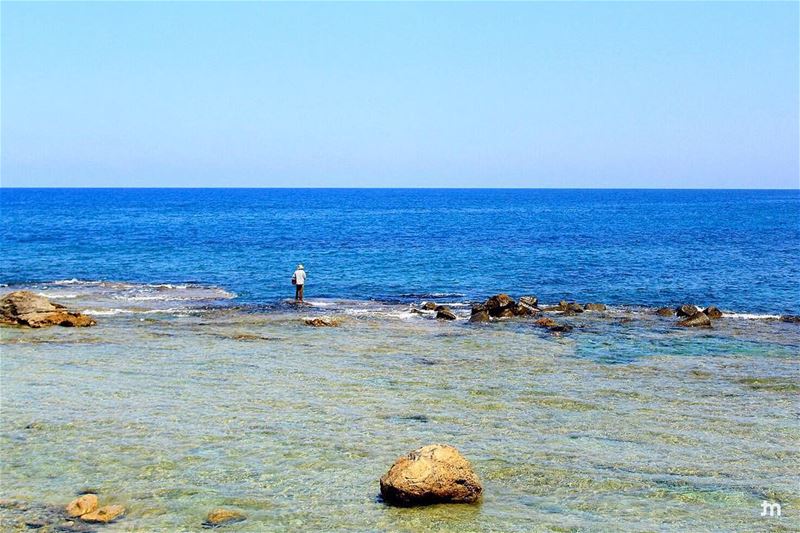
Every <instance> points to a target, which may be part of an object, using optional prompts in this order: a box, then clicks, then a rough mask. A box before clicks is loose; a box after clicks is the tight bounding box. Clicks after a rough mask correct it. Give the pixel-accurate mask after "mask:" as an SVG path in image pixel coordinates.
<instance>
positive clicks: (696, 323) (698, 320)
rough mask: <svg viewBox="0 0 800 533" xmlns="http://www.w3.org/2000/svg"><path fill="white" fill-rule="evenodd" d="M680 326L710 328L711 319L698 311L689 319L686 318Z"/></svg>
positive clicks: (679, 323)
mask: <svg viewBox="0 0 800 533" xmlns="http://www.w3.org/2000/svg"><path fill="white" fill-rule="evenodd" d="M678 325H679V326H684V327H687V328H699V327H710V326H711V319H710V318H708V315H706V314H705V313H703V312H702V311H698V312H696V313H695V314H693V315H692V316H690V317H689V318H686V319H684V320H681V321H680V322H678Z"/></svg>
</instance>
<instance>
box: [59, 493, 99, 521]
mask: <svg viewBox="0 0 800 533" xmlns="http://www.w3.org/2000/svg"><path fill="white" fill-rule="evenodd" d="M98 505H99V503H98V501H97V495H96V494H84V495H83V496H81V497H79V498H76V499H74V500H72V501H71V502H69V504H67V507H66V512H67V516H69V517H71V518H77V517H79V516H82V515H85V514H87V513H91V512H92V511H94V510H96V509H97V506H98Z"/></svg>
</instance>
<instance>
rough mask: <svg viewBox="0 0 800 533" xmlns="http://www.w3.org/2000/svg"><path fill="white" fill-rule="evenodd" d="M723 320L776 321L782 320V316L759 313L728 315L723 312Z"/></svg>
mask: <svg viewBox="0 0 800 533" xmlns="http://www.w3.org/2000/svg"><path fill="white" fill-rule="evenodd" d="M722 316H723V318H739V319H742V320H776V319H780V317H781V315H767V314H758V313H727V312H725V311H723V312H722Z"/></svg>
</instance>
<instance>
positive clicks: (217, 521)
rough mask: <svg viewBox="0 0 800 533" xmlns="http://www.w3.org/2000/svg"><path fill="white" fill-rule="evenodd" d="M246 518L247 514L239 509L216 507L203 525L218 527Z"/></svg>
mask: <svg viewBox="0 0 800 533" xmlns="http://www.w3.org/2000/svg"><path fill="white" fill-rule="evenodd" d="M246 519H247V515H245V514H244V513H242V512H239V511H234V510H232V509H214V510H213V511H211V512H210V513H208V516H207V517H206V521H205V522H203V525H204V526H206V527H217V526H224V525H226V524H233V523H236V522H241V521H243V520H246Z"/></svg>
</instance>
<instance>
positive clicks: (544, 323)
mask: <svg viewBox="0 0 800 533" xmlns="http://www.w3.org/2000/svg"><path fill="white" fill-rule="evenodd" d="M534 324H536V325H537V326H541V327H543V328H551V327H553V326H555V325H556V321H555V320H553V319H552V318H547V317H543V318H540V319H539V320H537V321H536V322H534Z"/></svg>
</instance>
